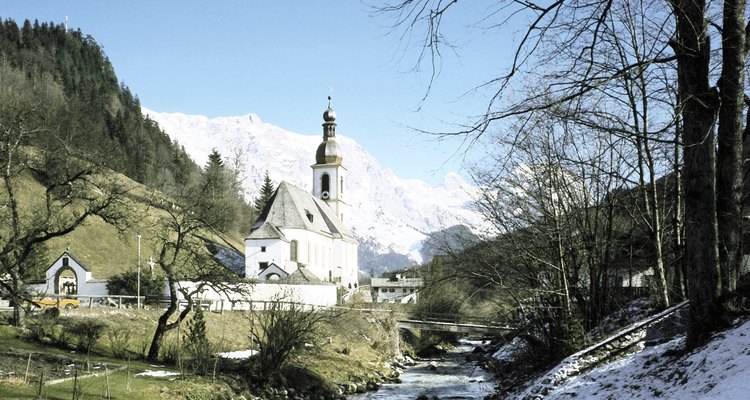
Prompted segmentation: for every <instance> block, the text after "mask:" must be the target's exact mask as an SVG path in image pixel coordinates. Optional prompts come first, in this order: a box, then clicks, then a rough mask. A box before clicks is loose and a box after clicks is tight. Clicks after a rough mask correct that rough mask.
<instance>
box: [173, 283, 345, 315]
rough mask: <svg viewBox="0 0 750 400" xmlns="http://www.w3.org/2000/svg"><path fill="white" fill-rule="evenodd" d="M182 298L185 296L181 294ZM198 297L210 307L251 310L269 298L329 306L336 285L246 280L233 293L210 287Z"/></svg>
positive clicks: (183, 284) (226, 309) (193, 284)
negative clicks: (250, 281) (254, 282)
mask: <svg viewBox="0 0 750 400" xmlns="http://www.w3.org/2000/svg"><path fill="white" fill-rule="evenodd" d="M196 285H197V284H196V283H195V282H189V281H182V282H179V286H180V287H183V288H194V287H195V286H196ZM179 298H180V299H183V297H182V296H181V295H180V297H179ZM195 300H196V301H197V300H201V301H202V302H204V304H205V303H209V304H208V307H209V309H210V310H211V311H222V310H224V311H231V310H248V309H250V307H253V308H256V309H258V308H262V307H263V306H264V304H265V303H266V302H272V301H282V302H295V303H302V304H305V305H308V306H312V307H330V306H335V305H336V285H331V284H322V285H289V284H275V283H256V284H244V285H243V286H242V289H241V290H238V291H234V292H230V293H219V292H216V291H215V290H213V289H212V288H208V287H207V288H206V289H205V290H204V291H203V292H202V293H201V295H200V296H198V298H196V299H195Z"/></svg>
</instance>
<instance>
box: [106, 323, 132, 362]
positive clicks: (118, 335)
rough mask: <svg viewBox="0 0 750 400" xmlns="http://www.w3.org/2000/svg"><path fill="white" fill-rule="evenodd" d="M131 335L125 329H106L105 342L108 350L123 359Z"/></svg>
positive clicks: (125, 356) (126, 352) (125, 355)
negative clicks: (107, 344)
mask: <svg viewBox="0 0 750 400" xmlns="http://www.w3.org/2000/svg"><path fill="white" fill-rule="evenodd" d="M131 341H132V336H131V334H130V331H129V330H127V329H114V328H110V329H108V330H107V342H108V343H109V351H111V352H112V355H113V356H115V357H116V358H121V359H125V358H127V355H128V350H129V348H130V343H131Z"/></svg>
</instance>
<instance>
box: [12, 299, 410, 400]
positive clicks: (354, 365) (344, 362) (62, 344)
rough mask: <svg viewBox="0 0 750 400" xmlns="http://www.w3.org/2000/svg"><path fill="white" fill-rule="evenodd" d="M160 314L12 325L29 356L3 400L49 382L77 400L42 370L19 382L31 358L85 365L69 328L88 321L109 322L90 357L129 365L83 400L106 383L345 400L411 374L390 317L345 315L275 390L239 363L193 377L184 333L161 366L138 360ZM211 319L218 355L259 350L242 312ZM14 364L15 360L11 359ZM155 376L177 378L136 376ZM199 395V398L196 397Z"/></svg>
mask: <svg viewBox="0 0 750 400" xmlns="http://www.w3.org/2000/svg"><path fill="white" fill-rule="evenodd" d="M159 314H160V312H159V311H156V310H133V309H98V310H97V309H91V310H88V309H76V310H72V311H63V312H62V313H61V315H60V316H59V317H57V318H55V319H52V320H49V321H44V322H42V321H40V320H35V319H34V318H30V319H29V321H28V322H29V325H30V326H31V325H33V324H39V325H38V326H37V328H36V330H34V329H26V330H21V329H17V328H13V327H10V326H8V325H7V322H6V323H5V326H0V335H1V336H2V337H0V341H2V342H3V343H5V344H6V345H7V346H9V347H12V348H14V349H15V351H17V352H23V353H24V355H23V356H18V357H14V359H16V360H18V361H17V362H15V364H18V365H17V366H16V367H18V368H16V369H17V370H18V371H19V372H14V373H13V374H6V375H2V374H0V398H23V397H29V396H31V397H34V395H36V394H37V392H38V391H39V387H40V385H39V384H38V383H39V381H40V380H41V381H43V384H42V385H41V388H42V395H44V396H47V397H50V398H53V397H54V398H68V397H70V396H71V393H72V392H71V390H73V389H72V387H71V385H70V384H69V383H61V384H51V383H49V382H47V381H48V379H49V374H47V375H44V373H43V371H42V368H37V369H38V370H37V369H32V371H31V373H30V374H29V376H28V379H21V380H19V379H17V378H15V377H17V376H19V375H21V376H23V375H24V372H25V370H26V364H27V362H28V359H29V354H30V355H31V356H30V357H31V359H32V365H33V362H34V360H36V358H41V357H44V356H46V355H47V354H57V355H63V354H64V355H65V356H66V357H69V358H70V364H73V363H76V364H77V365H83V364H84V363H85V359H86V358H87V357H86V354H85V353H83V352H79V351H76V350H75V348H76V347H77V343H76V339H75V338H73V337H70V336H69V335H67V334H66V333H65V329H64V328H65V327H66V326H72V325H73V324H76V323H78V322H81V321H86V320H97V321H104V322H105V323H106V328H105V331H104V333H103V335H102V336H101V337H100V338H99V339H98V340H97V341H96V342H95V343H94V346H93V347H92V351H91V358H92V359H95V360H96V362H98V363H102V364H107V365H110V366H112V365H118V366H122V365H130V366H129V367H127V368H126V369H124V370H122V371H118V372H116V373H112V374H110V375H109V376H108V377H107V379H108V380H109V382H105V379H104V377H102V378H101V379H100V378H97V377H91V378H87V385H88V386H89V387H97V389H96V390H97V394H98V397H97V396H86V395H84V396H82V397H81V399H87V398H92V399H93V398H101V393H100V392H98V391H99V389H98V388H99V387H103V386H104V385H105V384H106V385H110V386H109V390H110V392H112V393H116V394H117V396H116V397H118V398H127V397H132V396H130V395H129V393H137V394H138V396H137V398H139V399H162V398H165V397H166V398H171V399H185V398H201V399H213V398H226V395H227V394H228V393H234V395H233V397H238V396H243V397H244V398H245V399H258V398H263V399H277V398H279V399H280V398H284V399H289V398H321V399H338V398H342V397H343V396H346V395H349V394H352V393H361V392H365V391H367V390H373V389H376V388H378V387H379V385H381V384H382V383H383V382H388V381H392V380H394V379H396V378H397V372H398V371H399V369H400V368H401V367H404V365H403V364H400V363H399V361H398V360H399V358H398V357H399V355H400V354H401V352H400V348H399V340H398V328H397V327H396V324H395V321H393V320H392V318H390V317H389V316H388V315H387V313H385V315H383V316H372V315H364V314H362V313H358V312H342V313H340V314H339V315H337V316H336V318H335V319H333V320H332V322H331V323H330V324H327V325H325V326H322V327H321V329H320V331H319V332H317V334H316V335H315V339H314V340H311V341H310V343H305V344H304V346H301V347H300V348H298V349H297V351H295V352H294V354H293V355H292V357H290V359H289V360H288V361H287V363H285V366H284V368H283V369H282V376H281V377H279V381H278V384H277V385H274V386H275V387H274V388H271V387H265V388H261V389H257V388H255V389H254V388H252V387H248V386H247V381H248V379H247V376H248V373H249V369H248V368H249V364H248V363H247V362H242V361H238V360H234V361H228V362H226V364H224V362H220V361H216V362H214V361H212V362H211V364H212V365H211V368H208V369H207V371H206V372H204V373H202V374H196V373H195V372H194V371H192V370H191V369H190V368H189V367H188V363H187V361H188V360H187V356H186V354H185V352H184V341H185V334H186V328H184V327H183V328H182V329H176V330H174V331H171V332H170V333H169V335H168V336H167V338H166V339H165V342H164V346H163V352H164V354H163V355H162V362H161V363H160V365H159V366H158V367H154V366H152V365H149V364H146V363H142V362H138V361H135V360H139V359H142V357H143V355H144V354H145V352H146V351H147V349H148V344H149V343H150V339H151V336H152V335H153V330H154V328H155V326H156V319H157V318H158V316H159ZM205 320H206V331H207V333H208V338H209V341H210V342H211V344H212V347H213V349H214V350H215V353H218V352H231V351H241V350H246V349H249V348H252V347H253V346H252V343H251V340H250V339H249V332H248V323H249V322H248V319H247V318H246V316H245V315H244V314H243V313H239V312H237V313H225V314H223V315H222V314H213V313H206V314H205ZM0 325H2V324H0ZM42 331H43V332H42ZM34 333H38V334H40V335H41V334H44V335H45V337H46V338H45V339H44V340H34V339H33V338H32V336H33V334H34ZM115 354H118V355H119V356H115ZM128 360H130V361H128ZM8 361H9V362H10V361H12V360H11V359H10V358H8ZM401 361H402V362H403V361H404V359H401ZM225 367H226V369H225ZM6 369H8V371H5V372H12V371H11V369H10V366H8V368H6ZM149 369H150V370H153V369H158V370H160V371H164V372H169V373H170V375H168V376H164V377H161V376H159V377H154V376H139V375H137V374H139V373H142V372H144V371H146V370H149ZM100 381H101V382H100ZM198 394H200V396H198V397H196V396H197V395H198Z"/></svg>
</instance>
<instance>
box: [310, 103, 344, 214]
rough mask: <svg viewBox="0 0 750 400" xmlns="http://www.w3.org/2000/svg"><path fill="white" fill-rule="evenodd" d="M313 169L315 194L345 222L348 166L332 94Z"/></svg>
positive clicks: (325, 113)
mask: <svg viewBox="0 0 750 400" xmlns="http://www.w3.org/2000/svg"><path fill="white" fill-rule="evenodd" d="M312 169H313V192H312V194H313V196H315V197H317V198H319V199H321V200H323V201H325V202H326V203H327V204H328V206H329V207H331V209H332V210H333V211H334V212H335V213H336V216H338V218H339V221H342V222H343V221H344V214H343V212H344V206H345V205H346V203H345V202H344V184H345V178H346V168H344V167H343V166H342V165H341V151H340V150H339V145H338V143H336V112H335V111H333V109H332V108H331V96H328V109H326V110H325V112H324V113H323V142H322V143H320V145H319V146H318V150H317V151H316V152H315V164H314V165H312Z"/></svg>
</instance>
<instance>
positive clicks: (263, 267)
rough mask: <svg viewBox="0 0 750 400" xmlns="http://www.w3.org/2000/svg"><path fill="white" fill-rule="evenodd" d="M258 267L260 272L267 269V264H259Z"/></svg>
mask: <svg viewBox="0 0 750 400" xmlns="http://www.w3.org/2000/svg"><path fill="white" fill-rule="evenodd" d="M258 266H259V267H260V270H261V271H263V270H264V269H266V268H268V263H267V262H259V263H258Z"/></svg>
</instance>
